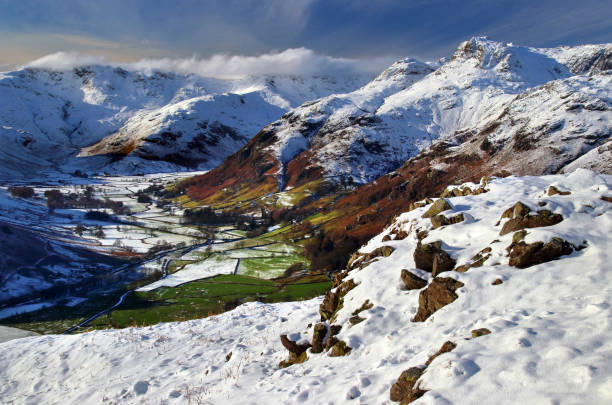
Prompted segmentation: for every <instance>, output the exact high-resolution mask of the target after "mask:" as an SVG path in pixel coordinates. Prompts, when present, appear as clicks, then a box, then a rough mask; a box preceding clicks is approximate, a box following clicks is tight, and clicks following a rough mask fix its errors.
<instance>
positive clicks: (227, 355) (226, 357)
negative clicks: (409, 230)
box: [225, 352, 232, 363]
mask: <svg viewBox="0 0 612 405" xmlns="http://www.w3.org/2000/svg"><path fill="white" fill-rule="evenodd" d="M231 358H232V352H229V353H228V354H226V355H225V362H226V363H227V362H228V361H230V359H231Z"/></svg>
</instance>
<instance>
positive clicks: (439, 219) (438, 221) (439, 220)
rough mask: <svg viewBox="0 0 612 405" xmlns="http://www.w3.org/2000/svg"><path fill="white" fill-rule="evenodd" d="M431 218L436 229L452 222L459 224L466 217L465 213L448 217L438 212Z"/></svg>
mask: <svg viewBox="0 0 612 405" xmlns="http://www.w3.org/2000/svg"><path fill="white" fill-rule="evenodd" d="M430 220H431V224H432V225H433V227H434V229H436V228H439V227H441V226H444V225H452V224H457V223H459V222H463V221H464V220H465V218H464V216H463V214H457V215H455V216H452V217H450V218H447V217H445V216H444V215H442V214H438V215H436V216H433V217H431V218H430Z"/></svg>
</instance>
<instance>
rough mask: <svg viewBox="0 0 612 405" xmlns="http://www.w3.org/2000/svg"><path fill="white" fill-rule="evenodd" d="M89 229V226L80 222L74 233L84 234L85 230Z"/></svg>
mask: <svg viewBox="0 0 612 405" xmlns="http://www.w3.org/2000/svg"><path fill="white" fill-rule="evenodd" d="M86 230H87V228H85V227H84V226H83V224H81V223H78V224H77V225H76V226H75V227H74V233H75V234H77V235H79V236H83V232H85V231H86Z"/></svg>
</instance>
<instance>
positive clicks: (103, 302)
mask: <svg viewBox="0 0 612 405" xmlns="http://www.w3.org/2000/svg"><path fill="white" fill-rule="evenodd" d="M329 288H331V282H330V281H329V279H328V278H327V276H326V275H309V276H303V277H299V278H291V279H277V280H265V279H260V278H255V277H249V276H244V275H219V276H215V277H212V278H209V279H205V280H199V281H194V282H190V283H186V284H182V285H180V286H178V287H164V288H158V289H156V290H153V291H149V292H132V293H131V294H130V295H128V297H127V298H126V300H125V301H124V303H123V304H122V305H121V306H119V307H118V308H117V309H115V310H113V311H112V312H111V313H109V314H106V315H102V316H101V317H99V318H97V319H95V320H94V321H92V322H91V323H90V324H89V325H88V326H87V327H86V329H107V328H125V327H128V326H137V325H138V326H145V325H154V324H157V323H159V322H174V321H185V320H189V319H199V318H204V317H207V316H210V315H214V314H219V313H222V312H225V311H228V310H230V309H233V308H234V307H236V306H238V305H240V304H242V303H245V302H250V301H260V302H267V303H270V302H281V301H299V300H304V299H309V298H313V297H316V296H319V295H322V294H324V293H325V292H326V291H327V290H328V289H329ZM120 295H121V294H120V293H119V292H117V293H113V294H109V295H105V296H98V297H94V298H93V299H91V300H90V301H89V302H87V303H83V304H80V305H78V306H77V307H75V308H68V307H63V306H56V307H53V308H48V309H42V310H39V311H36V312H32V313H28V314H23V315H20V316H16V317H13V318H9V319H6V320H3V324H5V325H7V326H14V327H18V328H21V329H27V330H32V331H35V332H38V333H61V332H63V331H64V330H67V329H69V328H70V327H72V326H74V325H76V324H78V323H79V322H80V321H83V320H84V319H86V318H87V317H89V316H91V315H92V314H95V313H97V312H99V311H101V310H102V309H104V308H107V307H110V306H112V305H113V304H114V303H115V302H116V301H117V300H118V298H119V296H120Z"/></svg>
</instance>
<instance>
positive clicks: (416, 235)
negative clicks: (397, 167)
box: [0, 169, 612, 404]
mask: <svg viewBox="0 0 612 405" xmlns="http://www.w3.org/2000/svg"><path fill="white" fill-rule="evenodd" d="M551 186H552V187H554V188H553V189H551ZM465 187H470V188H472V189H474V188H477V187H480V184H471V183H470V184H465V185H463V186H462V187H461V188H465ZM550 190H553V191H554V190H556V192H557V193H555V192H551V191H550ZM484 191H485V192H484V193H482V194H479V195H468V196H460V197H452V198H448V201H447V203H448V206H447V207H442V208H447V209H446V210H445V211H442V212H441V213H440V214H441V215H444V216H445V217H446V218H449V219H450V218H455V217H458V216H459V217H461V218H462V221H459V222H456V221H454V222H456V223H453V224H448V225H445V226H441V227H437V228H434V226H435V224H434V221H435V220H434V221H432V220H431V219H429V218H423V215H424V214H425V213H426V212H428V211H430V210H431V209H432V206H433V205H435V206H436V207H438V206H440V205H441V204H439V203H436V204H433V205H432V204H430V205H427V206H424V207H421V208H418V209H416V210H413V211H411V212H408V213H405V214H402V215H401V216H399V217H398V218H397V220H396V221H394V223H393V224H392V225H391V226H389V227H388V228H387V229H385V230H384V232H383V233H381V234H380V235H378V236H376V237H375V238H374V239H372V240H371V241H370V242H369V243H368V244H367V245H365V246H364V247H362V248H361V249H360V252H359V254H358V255H355V257H354V260H353V263H352V266H351V270H350V271H346V272H344V273H343V279H342V280H340V278H338V279H337V287H336V288H335V289H333V290H331V291H330V292H329V293H328V294H327V295H326V297H325V298H324V299H323V300H321V299H315V300H310V301H304V302H294V303H281V304H270V305H266V304H261V303H247V304H244V305H241V306H239V307H238V308H236V309H235V310H233V311H230V312H227V313H224V314H221V315H217V316H214V317H209V318H206V319H202V320H194V321H189V322H182V323H168V324H160V325H156V326H152V327H147V328H129V329H123V330H114V331H94V332H89V333H85V334H81V335H77V336H42V337H29V338H25V339H21V340H14V341H10V342H6V343H2V344H0V366H1V367H0V378H2V380H3V381H9V382H10V383H7V384H3V385H2V386H1V387H0V395H2V398H3V400H4V401H6V402H8V403H11V402H14V403H22V402H32V403H56V402H62V403H66V404H73V403H75V404H76V403H82V402H83V401H84V400H85V401H88V402H94V403H98V402H100V403H109V402H110V403H122V404H141V403H147V402H148V403H157V402H163V403H167V404H185V403H213V404H217V403H224V404H234V403H235V404H245V403H246V404H262V403H275V404H296V403H304V404H320V403H325V404H347V403H363V404H385V403H386V404H391V403H395V402H396V401H397V402H399V401H403V402H402V403H407V402H409V401H411V400H414V403H415V404H480V403H495V404H516V403H534V404H536V403H538V404H539V403H564V404H584V403H589V404H608V403H610V401H612V385H611V384H610V375H611V373H612V368H611V365H610V362H609V357H610V352H611V351H612V339H611V336H610V334H611V328H610V319H611V316H612V310H611V308H610V305H609V302H610V298H611V296H610V294H611V291H610V287H609V286H610V283H611V282H612V279H611V278H612V273H611V272H610V271H609V270H608V269H609V263H610V261H611V260H612V254H611V252H610V249H609V246H610V243H612V240H611V236H610V232H609V231H610V229H611V227H612V203H610V202H609V201H612V177H611V176H606V175H598V174H596V173H593V172H590V171H587V170H582V169H581V170H579V171H576V172H574V173H572V174H569V175H554V176H542V177H508V178H494V179H491V180H489V181H488V183H487V184H486V186H484ZM568 193H569V194H568ZM432 197H433V195H432ZM604 198H605V199H604ZM606 199H607V200H606ZM517 202H520V203H522V205H517ZM509 209H510V210H509ZM543 218H549V220H544V219H543ZM550 219H553V220H550ZM547 221H548V222H547ZM508 224H511V225H512V226H513V227H514V229H515V230H516V232H509V233H504V232H503V231H504V230H507V229H508V228H509V225H508ZM527 224H529V225H530V226H531V227H528V228H526V229H525V231H526V232H521V230H520V228H521V227H522V226H526V225H527ZM535 225H540V226H538V227H534V226H535ZM437 242H439V243H437ZM423 246H430V247H431V250H434V249H437V250H436V252H435V253H436V256H434V255H433V254H431V255H429V256H428V255H427V254H424V253H426V251H425V249H423ZM415 252H417V254H416V255H415ZM433 262H436V263H437V264H433ZM448 263H452V264H451V265H450V266H448ZM428 264H429V265H433V266H434V267H436V269H437V270H436V272H438V271H440V272H441V273H440V274H437V275H433V274H432V273H431V271H432V269H431V267H428ZM442 270H446V271H442ZM334 297H335V299H334ZM319 312H320V313H319ZM322 315H323V319H324V321H321V316H322ZM280 335H286V336H285V338H283V339H282V340H281V339H280V338H279V337H280ZM309 344H312V347H310V348H309V346H308V345H309ZM287 348H290V349H291V350H295V351H296V352H300V353H297V354H295V353H294V355H293V356H290V354H289V352H288V351H287ZM299 361H302V362H301V363H300V362H299ZM281 362H282V365H283V366H288V367H286V368H282V367H281ZM291 363H294V364H292V365H291ZM58 370H63V372H61V373H58ZM67 376H68V377H67ZM400 376H402V378H400Z"/></svg>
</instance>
